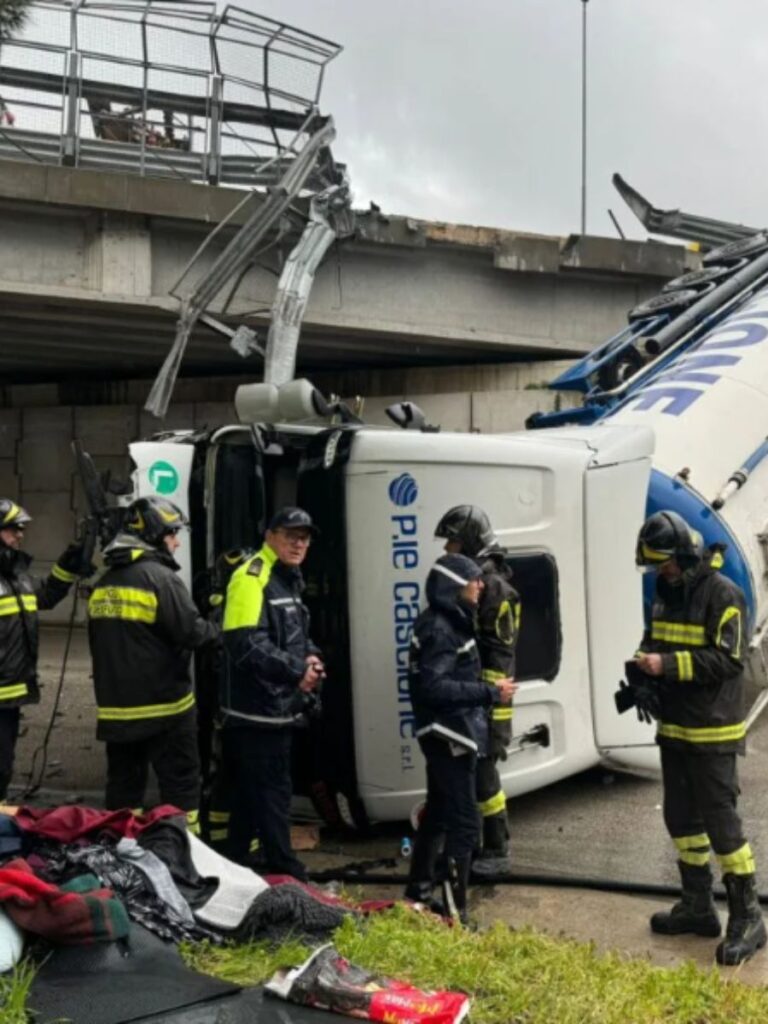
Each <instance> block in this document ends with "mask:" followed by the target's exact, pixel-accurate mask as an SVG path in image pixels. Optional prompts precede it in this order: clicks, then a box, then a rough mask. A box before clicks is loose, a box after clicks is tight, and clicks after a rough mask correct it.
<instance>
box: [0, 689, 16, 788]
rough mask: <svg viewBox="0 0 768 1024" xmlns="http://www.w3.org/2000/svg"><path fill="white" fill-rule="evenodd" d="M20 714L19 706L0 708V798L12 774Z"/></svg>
mask: <svg viewBox="0 0 768 1024" xmlns="http://www.w3.org/2000/svg"><path fill="white" fill-rule="evenodd" d="M20 716H21V709H20V708H3V709H0V800H2V799H4V798H5V795H6V793H7V792H8V786H9V785H10V782H11V777H12V775H13V758H14V754H15V752H16V740H17V739H18V738H19V718H20Z"/></svg>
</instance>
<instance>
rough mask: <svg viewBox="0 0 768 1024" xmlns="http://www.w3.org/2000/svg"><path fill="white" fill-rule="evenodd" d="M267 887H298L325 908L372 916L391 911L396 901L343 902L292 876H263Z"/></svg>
mask: <svg viewBox="0 0 768 1024" xmlns="http://www.w3.org/2000/svg"><path fill="white" fill-rule="evenodd" d="M262 877H263V878H264V881H265V882H266V883H267V885H298V886H299V888H300V889H303V890H304V892H308V893H309V895H310V896H314V898H315V899H316V900H317V902H318V903H324V904H325V905H326V906H327V907H341V908H342V909H344V910H359V911H360V912H361V913H363V914H373V913H376V911H379V910H391V909H392V907H394V906H395V904H396V902H397V900H363V901H362V902H360V903H357V902H355V900H345V899H342V898H341V896H333V895H332V894H331V893H329V892H324V891H323V890H322V889H318V888H317V887H316V886H314V885H310V884H309V883H308V882H300V881H299V880H298V879H297V878H294V877H293V876H292V875H263V876H262Z"/></svg>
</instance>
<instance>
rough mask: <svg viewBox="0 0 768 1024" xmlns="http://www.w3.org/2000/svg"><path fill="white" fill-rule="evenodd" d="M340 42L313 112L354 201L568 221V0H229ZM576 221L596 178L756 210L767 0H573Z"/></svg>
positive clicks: (434, 214)
mask: <svg viewBox="0 0 768 1024" xmlns="http://www.w3.org/2000/svg"><path fill="white" fill-rule="evenodd" d="M239 2H240V4H241V5H242V6H247V7H248V8H249V9H251V10H254V11H257V12H259V13H262V14H266V15H269V16H270V17H273V18H277V19H279V20H283V21H287V22H289V23H292V24H295V25H296V26H297V27H300V28H304V29H306V30H307V31H312V32H315V33H317V34H318V35H323V36H326V37H327V38H330V39H333V40H334V41H336V42H339V43H341V44H342V45H343V46H344V52H343V53H342V54H341V55H340V56H339V57H338V58H337V59H336V61H334V62H333V63H332V64H331V65H330V66H329V68H328V72H327V78H326V85H325V88H324V91H323V98H322V106H323V110H324V112H327V113H331V114H333V116H334V118H335V120H336V124H337V129H338V141H337V143H336V146H335V152H336V154H337V157H338V158H339V159H341V160H344V161H345V162H346V163H347V164H348V166H349V171H350V177H351V180H352V184H353V188H354V192H355V201H356V204H357V205H358V206H365V205H367V203H368V201H369V200H371V199H373V200H374V201H375V202H377V203H378V204H379V205H380V206H381V207H382V208H383V209H384V210H385V211H387V212H390V213H399V214H407V215H411V216H416V217H426V218H430V219H435V220H448V221H456V222H462V223H473V224H485V225H491V226H496V227H504V228H518V229H520V230H527V231H541V232H546V233H552V234H568V233H570V232H572V231H577V230H578V227H579V218H580V187H581V186H580V166H581V165H580V160H581V156H580V140H581V127H580V124H581V122H580V118H581V80H580V74H581V70H580V69H581V14H582V3H581V0H387V2H382V0H239ZM587 14H588V80H589V85H588V98H589V129H588V176H587V181H588V207H587V229H588V230H589V231H590V232H591V233H593V234H607V235H615V230H614V228H613V226H612V225H611V222H610V220H609V218H608V214H607V212H606V210H607V208H608V207H609V206H610V207H611V208H612V209H613V210H614V212H615V213H616V215H617V217H618V218H619V220H620V222H621V224H622V226H623V228H624V230H625V231H626V233H627V234H628V235H631V236H632V237H644V232H643V229H642V228H641V227H640V225H639V224H638V223H637V221H636V220H635V219H634V217H633V215H632V214H631V213H630V212H629V210H628V208H627V207H626V206H625V205H624V204H623V202H622V200H621V199H620V198H619V196H618V194H617V193H616V192H615V190H614V189H613V186H612V185H611V174H612V173H613V171H619V172H620V173H621V174H623V175H624V177H625V178H627V180H628V181H629V182H630V183H631V184H632V185H634V186H635V187H636V188H637V189H638V190H639V191H640V192H642V193H643V194H644V195H646V196H647V197H648V198H649V199H650V200H651V201H652V202H654V203H655V204H656V205H658V206H663V207H677V206H681V207H683V208H684V209H686V210H687V211H689V212H692V213H698V214H702V215H709V216H715V217H721V218H723V219H727V220H736V221H741V222H743V223H746V224H749V225H751V226H756V227H760V226H762V225H764V224H766V223H768V190H767V189H766V187H765V183H766V180H767V177H768V175H767V173H766V172H767V171H768V131H766V124H765V118H766V108H767V107H768V104H767V103H766V92H767V91H768V61H766V51H767V49H768V44H766V39H768V2H766V0H590V2H589V4H588V9H587Z"/></svg>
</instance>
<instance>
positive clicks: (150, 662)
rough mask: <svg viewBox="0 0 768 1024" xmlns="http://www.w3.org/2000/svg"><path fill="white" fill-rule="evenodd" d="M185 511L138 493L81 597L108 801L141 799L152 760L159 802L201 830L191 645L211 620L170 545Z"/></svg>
mask: <svg viewBox="0 0 768 1024" xmlns="http://www.w3.org/2000/svg"><path fill="white" fill-rule="evenodd" d="M186 526H188V522H187V519H186V516H185V515H184V513H183V512H182V511H181V510H180V509H179V508H178V507H177V506H176V505H174V504H173V502H170V501H167V500H166V499H165V498H161V497H151V498H139V499H138V500H136V501H134V502H133V504H132V505H131V506H130V507H129V509H128V511H127V515H126V518H125V521H124V530H123V532H121V533H119V534H118V535H117V537H116V538H115V539H114V540H113V541H112V542H111V543H110V544H109V545H108V546H107V548H106V549H105V551H104V561H105V563H106V566H107V569H106V572H105V573H104V575H103V576H102V577H101V578H100V579H99V580H98V581H97V583H96V586H95V587H94V589H93V592H92V594H91V597H90V599H89V602H88V633H89V639H90V645H91V657H92V658H93V681H94V687H95V690H96V704H97V727H96V736H97V739H99V740H103V741H104V742H105V743H106V753H107V786H106V797H105V802H106V806H107V807H108V808H113V809H117V808H121V807H131V808H138V807H140V806H141V805H142V804H143V801H144V794H145V790H146V786H147V775H148V770H149V766H150V764H151V765H152V768H153V769H154V772H155V775H156V776H157V781H158V785H159V789H160V797H161V800H162V801H163V802H164V803H169V804H173V805H174V806H176V807H178V808H180V809H181V810H183V811H185V812H186V814H187V823H188V826H189V828H190V831H193V832H197V831H199V806H200V756H199V752H198V746H197V725H196V713H195V694H194V692H193V688H192V681H191V678H190V673H189V661H190V652H191V651H192V650H193V649H195V648H198V647H201V646H202V645H204V644H207V643H210V642H212V641H214V640H215V639H216V638H217V636H218V632H219V631H218V628H217V627H216V626H215V625H214V624H213V623H210V622H206V621H205V620H204V619H203V618H202V617H201V616H200V614H199V612H198V610H197V608H196V606H195V604H194V602H193V601H192V598H191V596H190V594H189V592H188V590H187V588H186V587H185V586H184V584H183V582H182V581H181V579H179V577H178V575H177V573H178V571H179V565H178V563H177V562H176V560H175V558H174V557H173V556H174V553H175V552H176V551H177V550H178V548H179V545H180V544H181V540H180V538H179V533H180V532H181V530H182V529H184V528H185V527H186Z"/></svg>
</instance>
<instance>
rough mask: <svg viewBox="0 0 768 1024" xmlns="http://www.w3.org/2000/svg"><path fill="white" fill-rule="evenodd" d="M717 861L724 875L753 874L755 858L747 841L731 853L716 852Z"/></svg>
mask: <svg viewBox="0 0 768 1024" xmlns="http://www.w3.org/2000/svg"><path fill="white" fill-rule="evenodd" d="M717 862H718V864H719V865H720V870H721V871H722V872H723V874H724V875H754V873H755V858H754V856H753V854H752V847H751V846H750V845H749V843H744V845H743V846H740V847H739V849H738V850H734V851H733V853H724V854H722V853H718V854H717Z"/></svg>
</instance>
